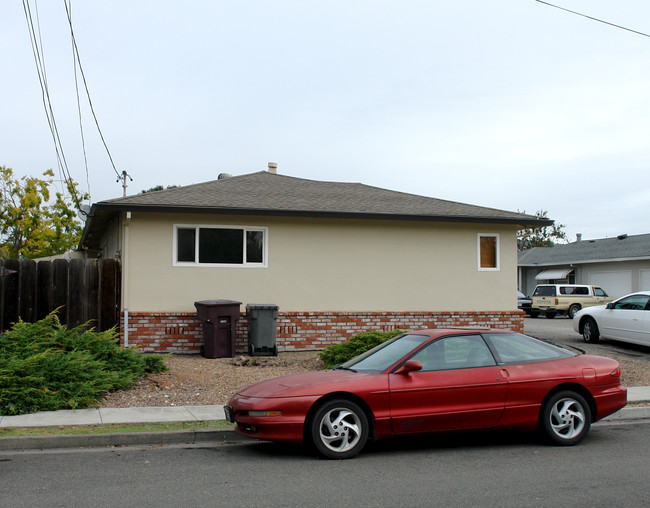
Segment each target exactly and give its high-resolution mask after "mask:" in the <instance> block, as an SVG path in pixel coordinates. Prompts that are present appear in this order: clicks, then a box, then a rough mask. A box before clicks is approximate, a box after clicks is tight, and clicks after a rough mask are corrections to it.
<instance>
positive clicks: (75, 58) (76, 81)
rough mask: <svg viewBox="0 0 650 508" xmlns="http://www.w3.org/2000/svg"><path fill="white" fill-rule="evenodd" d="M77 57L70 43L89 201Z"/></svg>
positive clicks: (87, 181)
mask: <svg viewBox="0 0 650 508" xmlns="http://www.w3.org/2000/svg"><path fill="white" fill-rule="evenodd" d="M64 1H65V0H64ZM68 3H69V10H70V18H72V0H68ZM78 58H79V55H78V54H77V52H76V48H75V45H74V44H72V66H73V72H74V89H75V94H76V96H77V111H78V113H79V132H80V134H81V149H82V151H83V154H84V167H85V169H86V186H87V187H88V201H89V202H90V201H91V199H90V176H89V174H88V156H87V154H86V138H85V136H84V125H83V120H82V118H81V101H80V100H79V80H78V79H77V60H78Z"/></svg>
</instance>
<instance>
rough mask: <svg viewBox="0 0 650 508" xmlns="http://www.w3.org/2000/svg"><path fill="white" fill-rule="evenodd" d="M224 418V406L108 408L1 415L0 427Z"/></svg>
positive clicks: (63, 425) (188, 420) (189, 420)
mask: <svg viewBox="0 0 650 508" xmlns="http://www.w3.org/2000/svg"><path fill="white" fill-rule="evenodd" d="M225 419H226V417H225V415H224V412H223V406H169V407H125V408H108V407H105V408H100V409H72V410H61V411H40V412H38V413H30V414H24V415H17V416H0V427H65V426H69V425H107V424H111V423H153V422H191V421H201V420H225Z"/></svg>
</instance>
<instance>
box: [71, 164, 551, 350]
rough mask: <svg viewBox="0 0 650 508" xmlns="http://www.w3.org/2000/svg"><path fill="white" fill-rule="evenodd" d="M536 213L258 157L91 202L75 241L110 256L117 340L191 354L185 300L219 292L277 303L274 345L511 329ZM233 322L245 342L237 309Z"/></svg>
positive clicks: (538, 222) (194, 341)
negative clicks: (319, 175) (317, 174)
mask: <svg viewBox="0 0 650 508" xmlns="http://www.w3.org/2000/svg"><path fill="white" fill-rule="evenodd" d="M222 177H224V178H222ZM550 223H552V222H551V221H548V220H545V219H538V218H537V217H534V216H531V215H525V214H521V213H515V212H508V211H502V210H495V209H490V208H483V207H478V206H472V205H467V204H462V203H456V202H451V201H443V200H439V199H434V198H429V197H423V196H416V195H412V194H405V193H401V192H395V191H390V190H385V189H380V188H376V187H369V186H366V185H362V184H359V183H337V182H321V181H313V180H305V179H301V178H293V177H289V176H283V175H278V174H276V173H275V170H274V168H273V167H272V166H271V165H269V172H266V171H261V172H258V173H252V174H247V175H241V176H235V177H229V175H220V178H219V179H218V180H215V181H211V182H206V183H202V184H196V185H189V186H186V187H180V188H174V189H168V190H161V191H158V192H151V193H146V194H138V195H135V196H129V197H124V198H118V199H111V200H108V201H102V202H99V203H96V204H94V205H93V206H92V210H91V212H90V215H89V218H88V220H87V222H86V226H85V229H84V232H83V236H82V240H81V243H80V248H81V249H84V250H86V252H87V253H88V255H89V256H92V255H100V256H103V257H119V258H120V260H121V264H122V316H123V322H122V324H123V325H124V322H125V321H128V326H127V327H126V332H127V333H126V336H125V333H124V330H125V327H124V326H122V333H121V335H122V339H123V340H126V341H128V345H137V346H140V347H142V348H143V350H144V351H194V352H196V351H198V349H199V346H200V345H201V340H202V335H201V333H202V332H201V327H200V322H199V320H198V319H197V315H196V309H195V307H194V302H195V301H198V300H211V299H228V300H235V301H239V302H242V303H243V304H244V305H246V304H275V305H278V306H279V309H280V313H279V318H278V321H277V325H278V327H277V343H278V346H279V348H280V349H281V350H290V349H305V348H310V349H317V348H321V347H325V346H327V345H330V344H332V343H334V342H337V341H341V340H345V339H347V338H349V337H350V336H351V335H353V334H354V333H357V332H359V331H364V330H369V329H372V330H393V329H398V328H399V329H412V328H425V327H437V326H484V327H485V326H492V327H502V328H512V329H515V330H519V331H521V330H522V329H523V313H521V312H520V311H518V310H517V306H516V300H515V289H516V277H517V241H516V231H517V230H518V229H520V228H522V227H528V226H544V225H549V224H550ZM242 310H244V308H243V307H242ZM237 333H238V349H239V350H245V348H246V341H247V325H246V320H245V317H244V316H242V319H241V320H240V321H239V325H238V330H237Z"/></svg>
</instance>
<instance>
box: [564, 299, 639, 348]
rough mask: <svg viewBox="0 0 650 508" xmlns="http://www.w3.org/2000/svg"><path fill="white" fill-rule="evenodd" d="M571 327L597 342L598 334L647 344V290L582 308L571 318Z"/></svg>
mask: <svg viewBox="0 0 650 508" xmlns="http://www.w3.org/2000/svg"><path fill="white" fill-rule="evenodd" d="M573 329H574V330H575V331H576V332H578V333H581V334H582V336H583V337H584V339H585V342H597V341H598V339H599V338H601V337H602V338H604V339H612V340H620V341H623V342H632V343H634V344H642V345H644V346H650V291H638V292H636V293H632V294H629V295H626V296H622V297H621V298H619V299H618V300H614V301H613V302H610V303H608V304H607V305H599V306H597V307H588V308H586V309H582V310H581V311H580V312H578V313H577V314H576V315H575V317H574V318H573Z"/></svg>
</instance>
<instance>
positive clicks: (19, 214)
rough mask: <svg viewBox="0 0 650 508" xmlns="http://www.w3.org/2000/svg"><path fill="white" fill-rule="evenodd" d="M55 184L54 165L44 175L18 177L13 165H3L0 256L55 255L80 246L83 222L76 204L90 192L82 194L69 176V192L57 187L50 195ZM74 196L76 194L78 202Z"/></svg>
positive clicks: (1, 172) (0, 177) (0, 181)
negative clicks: (78, 214) (79, 217)
mask: <svg viewBox="0 0 650 508" xmlns="http://www.w3.org/2000/svg"><path fill="white" fill-rule="evenodd" d="M53 186H54V171H52V170H51V169H48V170H47V171H45V172H44V173H43V179H41V178H36V177H32V176H23V177H22V178H17V177H15V176H14V172H13V170H12V169H11V168H8V167H5V166H0V193H1V195H0V258H2V259H22V258H29V259H31V258H39V257H44V256H53V255H56V254H63V253H64V252H66V251H68V250H70V249H71V248H74V247H76V246H77V244H78V242H79V238H80V237H81V232H82V229H83V226H82V224H81V223H80V222H79V221H78V220H77V217H76V207H77V205H78V204H79V203H80V201H82V200H84V199H87V196H86V195H79V194H78V192H77V184H76V183H75V182H74V181H72V180H70V181H69V182H68V183H67V184H66V191H67V193H68V195H65V196H64V194H63V193H62V192H58V191H55V192H54V197H53V199H51V198H52V193H51V192H50V189H51V188H52V187H53ZM72 196H77V197H76V199H75V203H76V204H75V203H72V202H71V201H72Z"/></svg>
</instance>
